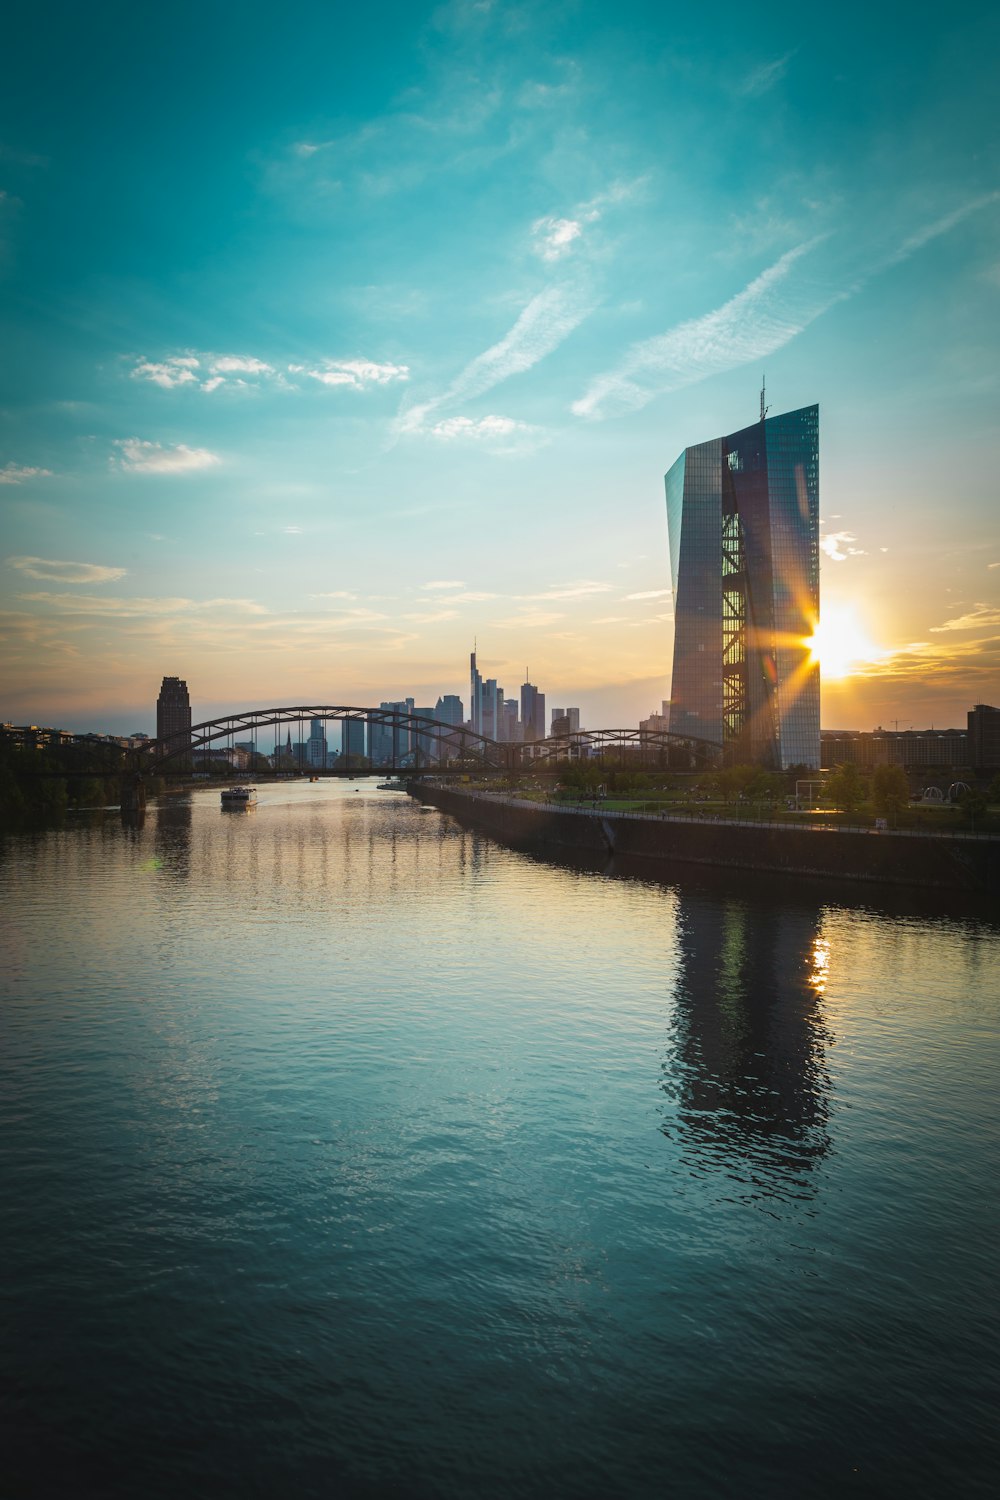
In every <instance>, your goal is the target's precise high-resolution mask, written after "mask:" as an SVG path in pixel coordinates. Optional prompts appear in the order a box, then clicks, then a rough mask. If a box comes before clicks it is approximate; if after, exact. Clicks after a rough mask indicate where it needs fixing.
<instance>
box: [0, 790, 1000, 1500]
mask: <svg viewBox="0 0 1000 1500" xmlns="http://www.w3.org/2000/svg"><path fill="white" fill-rule="evenodd" d="M0 887H2V889H0V901H2V910H3V919H2V920H3V949H2V974H0V995H2V999H0V1193H2V1203H3V1213H2V1215H0V1255H2V1265H3V1268H4V1275H3V1294H2V1295H3V1303H4V1337H3V1339H2V1345H0V1376H2V1382H0V1383H2V1385H3V1388H4V1390H5V1392H6V1394H5V1395H4V1396H3V1398H2V1401H3V1405H2V1410H3V1414H4V1428H5V1440H4V1447H3V1459H2V1465H3V1471H4V1473H5V1476H6V1477H5V1480H4V1483H3V1490H4V1493H7V1494H10V1495H11V1496H12V1497H16V1500H21V1497H27V1496H33V1495H39V1496H41V1495H45V1496H47V1495H49V1494H53V1495H55V1494H60V1495H72V1496H81V1495H88V1496H89V1495H100V1496H102V1497H119V1496H121V1497H125V1496H130V1497H131V1496H143V1497H164V1500H166V1497H175V1496H181V1497H184V1500H194V1497H202V1496H204V1497H218V1496H221V1497H229V1496H234V1497H235V1496H240V1497H251V1496H261V1497H271V1496H274V1497H279V1496H295V1497H306V1496H309V1497H311V1496H327V1495H329V1496H337V1497H344V1500H352V1497H355V1496H357V1497H383V1496H390V1495H398V1496H407V1497H416V1500H424V1497H465V1496H476V1497H487V1500H492V1497H498V1500H499V1497H501V1496H503V1497H509V1496H525V1497H531V1500H534V1497H543V1496H546V1497H548V1496H555V1497H563V1496H566V1497H580V1500H589V1497H608V1496H623V1497H646V1496H649V1497H654V1496H655V1497H661V1496H663V1495H670V1496H676V1497H685V1500H686V1497H689V1496H690V1497H699V1500H701V1497H715V1496H728V1495H732V1496H740V1497H744V1500H745V1497H756V1496H773V1495H776V1494H778V1493H785V1494H789V1495H794V1496H797V1497H809V1496H816V1497H820V1496H823V1497H825V1496H831V1497H832V1496H840V1495H844V1494H852V1495H853V1494H858V1495H870V1496H885V1495H896V1494H900V1495H903V1494H905V1495H908V1496H910V1497H912V1496H924V1495H926V1496H942V1495H946V1494H950V1493H961V1494H962V1495H963V1496H969V1495H978V1494H984V1495H985V1494H987V1493H993V1492H994V1484H995V1481H996V1478H997V1459H998V1446H997V1440H996V1436H995V1409H994V1405H993V1402H994V1398H995V1395H996V1391H997V1376H998V1373H1000V1356H998V1349H1000V1318H998V1313H997V1296H996V1287H997V1271H998V1265H997V1243H998V1241H997V1228H998V1226H997V1218H996V1212H995V1203H996V1174H997V1160H996V1144H997V1126H996V1119H997V1116H996V1080H997V1076H998V1064H1000V923H998V922H994V921H991V920H990V919H989V918H988V917H984V916H983V915H982V914H979V915H975V916H973V915H962V914H961V913H959V914H957V915H956V914H954V913H952V914H950V915H941V914H938V913H935V912H934V911H933V910H931V911H929V910H928V909H927V906H926V903H925V904H924V905H923V906H922V907H921V908H919V909H910V908H908V907H907V906H906V904H905V902H904V903H903V904H902V905H900V904H899V902H896V904H894V905H893V906H892V907H891V908H886V907H882V906H880V905H879V904H878V899H879V898H877V897H874V896H873V895H872V894H871V893H868V894H865V893H864V892H862V893H861V894H860V895H855V896H851V897H848V898H846V899H845V898H844V897H843V896H842V895H838V896H836V897H833V896H831V895H830V893H829V892H827V891H825V889H824V887H823V886H821V885H810V884H809V883H808V882H802V883H801V884H800V885H798V886H793V887H785V888H783V889H781V890H780V891H778V890H776V889H775V888H773V887H772V886H770V885H768V884H767V883H766V882H765V881H763V880H761V879H760V878H757V877H749V876H747V877H743V878H742V879H736V878H727V880H726V881H706V879H705V877H703V876H702V877H699V876H698V874H697V873H696V872H688V873H685V874H683V875H682V876H681V877H680V878H679V879H678V880H677V881H676V883H668V882H665V881H661V882H656V881H653V880H650V879H638V878H618V877H616V876H615V875H614V874H613V873H612V874H607V873H601V872H595V871H591V870H586V869H580V868H574V867H572V866H570V865H568V864H558V863H553V862H549V861H543V860H539V859H534V858H530V857H528V856H525V855H522V854H517V853H514V852H512V851H510V850H507V849H505V848H503V847H501V846H500V845H498V844H495V843H493V842H492V841H490V840H489V839H487V838H485V837H482V836H480V835H479V834H476V833H474V832H469V831H467V830H463V829H461V828H460V827H458V825H457V824H456V823H454V821H452V820H451V819H450V818H448V817H447V816H445V815H443V814H441V813H439V812H437V811H434V810H422V809H421V807H420V806H419V804H418V803H415V802H412V801H410V800H409V799H408V798H406V797H403V796H401V795H399V794H396V793H393V792H389V791H378V790H376V789H375V784H374V782H367V781H358V782H353V783H352V782H347V783H333V782H321V783H319V784H317V785H310V784H307V783H290V784H287V785H282V786H275V787H262V788H261V800H260V804H259V806H258V807H257V808H256V809H255V810H253V811H251V812H249V813H223V812H221V811H220V809H219V803H218V791H217V790H210V789H205V790H204V791H197V792H195V793H193V794H191V795H183V796H180V797H171V798H166V799H164V800H163V801H161V803H160V804H159V805H157V806H153V807H151V808H150V809H149V812H148V813H147V816H146V819H145V823H144V825H143V826H142V827H141V828H139V829H136V828H125V827H123V826H122V824H121V821H120V820H119V818H118V815H117V814H116V813H113V812H110V813H105V814H100V813H94V814H90V815H85V816H81V817H79V818H77V819H75V820H74V821H71V822H70V823H69V824H67V825H66V826H65V827H64V828H62V829H59V830H57V831H51V832H46V833H38V834H31V835H27V834H26V835H21V836H18V837H11V838H8V839H7V840H6V841H5V843H4V845H3V849H2V855H0ZM60 1476H62V1477H60Z"/></svg>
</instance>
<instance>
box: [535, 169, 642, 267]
mask: <svg viewBox="0 0 1000 1500" xmlns="http://www.w3.org/2000/svg"><path fill="white" fill-rule="evenodd" d="M646 182H647V178H646V177H638V178H636V179H635V180H634V181H632V182H615V183H612V185H611V187H609V188H608V189H607V190H606V191H605V192H603V193H598V194H597V196H596V197H594V198H590V199H588V201H587V202H586V203H579V204H577V206H576V207H575V208H573V209H571V210H570V213H569V214H568V215H567V216H565V217H562V216H560V215H558V214H546V215H544V216H543V217H542V218H540V219H536V220H535V221H534V223H533V224H532V226H531V234H532V239H533V248H534V251H535V254H536V255H538V256H540V257H541V259H542V260H544V261H547V262H549V263H551V262H553V261H558V260H562V259H563V258H564V257H565V256H567V255H568V254H569V253H570V252H571V251H572V250H574V249H578V248H579V247H580V245H581V244H582V241H583V235H584V230H585V228H586V226H588V225H590V224H596V223H597V221H598V220H599V219H600V218H602V217H603V215H604V213H605V211H606V210H607V209H608V208H612V207H615V206H617V205H618V204H621V203H625V202H627V201H628V200H629V199H632V198H635V197H636V195H637V194H639V193H640V192H641V191H642V189H643V188H644V187H645V186H646Z"/></svg>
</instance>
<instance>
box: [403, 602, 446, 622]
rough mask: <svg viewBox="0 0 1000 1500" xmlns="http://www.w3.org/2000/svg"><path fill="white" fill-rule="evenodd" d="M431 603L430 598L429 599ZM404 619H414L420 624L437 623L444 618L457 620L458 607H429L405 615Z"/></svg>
mask: <svg viewBox="0 0 1000 1500" xmlns="http://www.w3.org/2000/svg"><path fill="white" fill-rule="evenodd" d="M428 604H430V600H428ZM402 618H403V619H404V620H413V621H415V623H416V624H418V625H437V624H438V623H439V622H440V621H442V620H457V619H458V610H457V609H427V610H422V611H421V612H420V613H419V614H418V613H415V612H414V613H411V614H406V615H403V617H402Z"/></svg>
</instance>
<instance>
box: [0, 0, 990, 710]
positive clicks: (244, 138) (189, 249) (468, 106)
mask: <svg viewBox="0 0 1000 1500" xmlns="http://www.w3.org/2000/svg"><path fill="white" fill-rule="evenodd" d="M115 17H118V18H119V20H120V23H121V24H120V25H117V24H115ZM196 17H197V24H196V22H195V18H196ZM106 18H107V22H108V24H107V26H106V28H104V29H102V31H101V35H100V38H99V39H98V38H96V37H95V36H94V35H93V34H92V31H91V29H90V28H91V19H90V18H89V17H88V16H86V15H85V14H83V13H80V14H77V13H73V12H70V13H64V11H63V10H62V9H60V11H59V12H58V23H57V24H56V25H54V26H53V27H52V28H51V29H50V32H49V34H48V35H47V43H46V50H45V53H44V55H43V54H42V53H41V52H40V51H39V50H38V48H37V42H36V40H35V38H36V37H37V34H38V28H39V23H38V18H37V15H35V16H33V17H31V18H28V17H22V18H18V17H15V18H14V19H13V21H12V23H11V27H10V37H9V55H10V59H11V62H10V67H9V78H8V87H7V89H6V91H5V99H4V101H3V102H2V104H0V288H2V291H3V297H4V303H5V307H6V312H5V315H4V323H3V327H4V334H5V342H6V346H7V348H8V351H9V356H8V361H7V367H6V373H5V375H4V376H3V394H2V396H0V505H2V507H3V525H4V547H3V550H2V553H0V582H2V585H3V626H4V642H5V645H4V655H5V671H4V674H3V683H2V694H0V698H2V701H0V714H2V717H3V718H5V719H10V720H13V721H15V722H25V721H31V722H36V723H59V724H61V725H65V726H66V727H67V728H70V729H80V730H84V729H88V728H101V729H105V730H108V731H119V732H130V731H131V730H134V729H138V728H143V727H144V726H145V727H147V728H151V727H152V709H151V704H150V684H151V683H155V682H158V681H159V680H160V678H161V677H163V676H167V675H170V674H174V673H177V674H180V675H181V676H182V677H184V678H185V679H186V680H187V681H188V682H189V683H191V684H192V688H193V697H194V700H195V704H196V709H195V712H196V714H197V715H198V716H200V717H202V718H210V717H212V716H213V715H214V714H216V713H218V712H222V711H224V710H225V709H227V708H235V707H238V706H251V705H254V704H265V703H278V702H282V701H285V702H287V701H299V702H309V701H312V702H317V701H329V702H341V703H354V702H358V703H361V704H371V705H373V706H374V705H377V704H378V703H379V702H380V701H395V700H398V699H401V698H403V697H412V698H413V699H414V701H415V702H417V703H423V704H431V703H434V702H435V701H436V700H437V698H438V697H439V696H440V695H456V694H458V695H463V696H465V695H467V692H468V683H467V678H466V676H465V673H464V671H463V666H462V663H463V658H464V657H465V656H466V654H467V653H468V650H469V645H470V643H471V641H472V640H473V639H474V638H475V637H476V636H478V638H479V641H480V642H481V643H482V645H483V648H484V649H483V650H481V651H480V667H481V669H482V672H483V676H484V678H486V679H492V680H495V681H496V682H497V683H498V684H499V683H506V684H507V688H508V691H509V692H511V693H512V694H513V693H514V692H515V691H516V686H515V687H512V686H511V684H515V685H516V684H517V683H519V682H520V681H521V680H522V679H521V673H522V672H523V670H524V662H525V658H526V656H527V657H528V659H529V660H530V662H531V670H532V679H533V680H534V681H537V682H538V683H539V684H541V685H542V686H543V687H544V689H545V691H546V693H547V695H548V701H549V702H550V703H567V702H568V703H573V704H574V705H579V707H580V710H581V714H582V719H583V721H584V722H586V723H589V724H594V725H606V726H612V725H619V724H621V725H626V724H634V723H636V722H638V720H639V719H640V718H641V717H644V716H646V715H647V714H648V713H649V712H650V708H651V706H652V705H654V704H657V703H659V702H660V701H661V700H662V699H664V698H667V697H669V696H670V663H671V657H672V654H673V645H674V631H673V601H672V596H671V590H670V571H669V562H668V550H667V528H666V522H665V517H664V513H663V498H662V488H661V484H662V474H663V472H664V470H665V469H666V468H667V467H668V466H669V464H670V463H671V462H672V460H673V458H674V456H675V455H676V454H677V453H678V452H680V451H682V450H683V449H684V448H685V447H687V446H689V445H691V444H696V443H698V442H700V441H707V440H709V439H710V438H711V436H712V434H714V433H718V432H735V431H738V430H739V429H741V428H744V427H746V426H747V425H748V424H749V423H751V422H752V420H753V418H754V415H755V407H756V400H757V391H758V389H759V385H760V379H761V375H762V373H763V371H764V370H765V369H766V372H767V383H768V390H769V396H770V399H771V400H772V401H773V403H774V404H775V407H776V408H778V409H781V410H789V409H792V408H795V407H798V406H802V405H805V404H808V403H813V402H817V403H819V404H820V405H822V407H823V421H824V445H823V460H822V468H821V495H822V502H821V511H820V518H821V520H820V525H821V532H820V537H821V542H820V545H821V565H822V582H821V597H822V603H823V614H822V619H821V624H820V632H819V644H820V655H821V658H822V661H823V712H822V723H823V726H824V727H825V728H860V729H868V728H871V727H873V726H874V725H875V724H876V723H892V722H894V721H896V720H898V721H900V723H901V724H902V725H903V726H904V727H905V726H906V725H908V724H913V725H915V726H924V725H933V724H936V725H938V726H941V725H952V726H958V725H961V724H962V723H964V721H965V714H966V712H967V710H968V708H969V707H970V706H971V705H972V704H974V703H977V702H991V701H995V700H996V697H997V684H998V681H1000V524H998V521H997V515H996V504H995V479H994V474H993V447H994V444H995V434H994V427H995V415H994V413H995V404H996V394H997V379H998V377H997V372H996V360H995V348H996V342H997V338H996V335H997V331H998V330H997V323H998V322H1000V267H998V263H997V255H996V249H995V245H996V235H997V227H998V221H1000V170H998V164H997V161H996V154H995V124H994V123H993V105H992V99H991V91H990V88H989V84H988V79H987V78H986V76H985V71H986V70H984V69H982V68H981V66H980V64H979V61H978V59H979V58H980V57H981V56H982V55H983V50H984V48H985V49H987V50H989V48H990V47H991V46H992V43H993V40H994V39H1000V37H998V36H997V31H998V20H997V17H996V15H995V14H994V12H993V11H992V9H987V8H986V7H985V6H973V7H971V8H969V9H968V10H967V11H966V12H964V13H963V14H962V15H961V16H955V17H949V18H948V19H947V20H946V22H944V23H943V24H942V23H941V22H940V20H939V19H935V20H934V21H933V22H932V21H931V20H930V19H928V20H926V21H925V20H923V18H922V17H920V16H919V15H917V16H916V17H914V16H913V15H912V13H911V14H910V17H909V20H908V24H907V26H906V27H905V28H902V29H901V28H900V27H899V26H898V24H897V18H896V17H895V16H894V15H893V14H892V13H891V12H885V13H874V12H872V10H871V8H862V7H860V6H848V7H847V10H846V11H841V12H838V14H837V15H836V16H835V17H834V16H830V17H827V16H807V15H803V14H802V13H801V12H800V11H799V10H798V9H796V8H793V7H780V6H779V7H773V8H772V9H771V10H770V11H769V12H767V13H766V14H764V15H752V14H748V13H747V12H746V11H745V9H744V8H741V7H738V6H736V5H735V4H733V5H719V6H715V7H713V8H712V9H711V11H710V12H709V13H705V12H702V13H699V15H698V16H697V17H690V18H685V19H678V18H677V17H673V16H671V17H670V18H669V22H668V20H667V19H666V18H664V16H663V13H662V8H660V7H654V6H652V5H647V4H640V3H635V0H633V3H626V4H625V5H623V6H621V7H617V8H616V10H615V12H614V13H612V12H611V10H610V9H609V8H608V7H607V6H602V5H600V4H580V5H574V6H571V7H563V6H555V7H552V6H549V7H542V6H541V5H535V4H530V3H529V4H522V5H518V6H516V7H515V6H513V5H507V4H502V3H500V0H496V3H490V0H481V3H478V4H465V5H460V4H446V5H443V6H433V7H432V6H420V5H417V6H409V5H408V6H402V5H395V6H394V5H390V6H388V7H387V8H383V9H382V10H380V11H379V12H378V13H377V14H373V15H371V16H369V15H366V14H360V13H359V14H354V13H350V14H348V13H340V12H337V13H336V14H334V13H331V12H328V11H327V10H326V9H325V8H320V7H317V8H316V9H315V10H311V11H310V12H309V24H308V25H307V26H303V27H301V28H300V27H298V26H296V25H293V24H292V23H291V22H290V21H288V22H280V21H279V22H275V21H274V18H273V16H272V15H271V13H270V12H269V11H265V10H264V8H263V7H260V6H258V5H255V4H250V5H248V6H247V7H245V8H244V11H243V12H242V24H241V27H240V30H239V34H238V35H234V34H233V29H232V27H231V26H230V25H229V24H228V20H227V19H226V18H225V17H224V16H222V15H221V14H220V15H218V16H216V15H215V14H214V13H209V14H205V13H203V12H195V10H194V9H193V8H190V7H188V6H186V5H183V4H182V5H180V6H179V7H177V8H175V10H174V11H173V12H172V13H171V16H170V18H169V20H164V19H163V18H158V17H154V16H146V15H144V16H142V17H140V18H138V20H137V19H136V17H135V16H134V15H133V14H132V13H130V12H126V11H125V10H124V8H122V9H121V10H120V12H119V10H118V9H117V8H116V7H114V6H112V7H110V8H109V9H108V10H107V12H106ZM194 37H197V45H195V44H194V42H193V41H192V38H194ZM265 39H266V45H265ZM81 61H82V62H83V63H84V64H85V65H83V66H81ZM55 80H58V87H56V84H55ZM181 93H183V94H184V97H185V99H186V101H187V102H186V103H185V104H184V106H183V108H182V107H180V106H179V105H178V103H177V102H176V101H177V98H179V97H180V94H181ZM53 100H55V101H56V102H55V103H53Z"/></svg>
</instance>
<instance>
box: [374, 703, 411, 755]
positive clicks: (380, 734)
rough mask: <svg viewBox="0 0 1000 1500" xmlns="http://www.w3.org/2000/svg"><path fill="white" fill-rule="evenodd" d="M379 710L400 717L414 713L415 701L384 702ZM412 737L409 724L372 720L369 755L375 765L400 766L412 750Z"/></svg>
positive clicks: (396, 721) (396, 720)
mask: <svg viewBox="0 0 1000 1500" xmlns="http://www.w3.org/2000/svg"><path fill="white" fill-rule="evenodd" d="M379 708H381V709H385V710H386V711H388V712H389V713H395V714H398V715H402V714H412V713H413V699H412V698H400V699H398V700H397V701H396V702H389V703H386V702H382V703H380V704H379ZM412 748H413V745H412V736H411V734H410V729H409V726H408V725H407V724H404V723H400V722H399V720H398V719H395V720H388V721H386V722H382V723H380V722H378V721H376V720H372V721H371V723H370V724H369V726H368V754H369V755H370V756H371V759H372V763H373V765H378V766H387V765H399V763H400V761H401V760H402V759H403V757H404V755H409V753H410V751H411V750H412Z"/></svg>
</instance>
